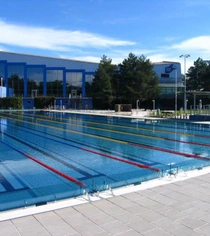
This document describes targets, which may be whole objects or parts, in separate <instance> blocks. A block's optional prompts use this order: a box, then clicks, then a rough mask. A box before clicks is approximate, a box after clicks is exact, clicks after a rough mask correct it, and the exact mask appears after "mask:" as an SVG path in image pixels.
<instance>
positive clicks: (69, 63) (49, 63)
mask: <svg viewBox="0 0 210 236" xmlns="http://www.w3.org/2000/svg"><path fill="white" fill-rule="evenodd" d="M97 68H98V63H92V62H85V61H77V60H69V59H61V58H51V57H43V56H35V55H25V54H19V53H10V52H3V51H0V78H1V87H5V88H6V92H5V90H4V95H6V96H10V97H11V96H16V97H35V96H54V97H59V98H61V97H62V98H84V97H86V91H85V82H92V80H93V78H94V74H95V71H96V70H97ZM154 71H155V72H156V73H157V75H158V78H159V83H160V86H161V88H162V94H163V95H164V94H174V93H175V91H179V90H182V89H183V84H182V79H181V66H180V63H177V62H160V63H154ZM2 90H3V89H2ZM1 94H3V92H1Z"/></svg>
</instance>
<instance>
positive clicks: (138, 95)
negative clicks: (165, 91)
mask: <svg viewBox="0 0 210 236" xmlns="http://www.w3.org/2000/svg"><path fill="white" fill-rule="evenodd" d="M119 74H120V75H119V77H120V82H121V91H122V93H121V95H122V96H123V97H124V99H126V100H128V101H129V102H131V103H132V102H134V101H136V100H139V101H140V102H142V101H145V100H149V99H155V98H157V97H158V96H159V95H160V92H161V89H160V87H159V82H158V76H157V74H156V73H155V72H154V70H153V64H152V63H151V62H150V60H149V59H146V57H145V56H143V55H142V56H140V57H137V56H135V55H134V54H133V53H130V54H129V55H128V58H127V59H125V60H124V61H123V62H122V64H120V65H119Z"/></svg>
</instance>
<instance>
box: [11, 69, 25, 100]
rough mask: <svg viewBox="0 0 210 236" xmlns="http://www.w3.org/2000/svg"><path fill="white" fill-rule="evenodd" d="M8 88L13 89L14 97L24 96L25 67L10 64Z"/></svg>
mask: <svg viewBox="0 0 210 236" xmlns="http://www.w3.org/2000/svg"><path fill="white" fill-rule="evenodd" d="M7 68H8V69H7V73H8V87H9V88H12V90H13V93H14V96H16V97H22V96H23V95H24V69H25V65H23V64H22V65H21V64H20V65H18V64H8V67H7Z"/></svg>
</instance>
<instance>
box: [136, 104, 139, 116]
mask: <svg viewBox="0 0 210 236" xmlns="http://www.w3.org/2000/svg"><path fill="white" fill-rule="evenodd" d="M138 112H139V100H136V115H138Z"/></svg>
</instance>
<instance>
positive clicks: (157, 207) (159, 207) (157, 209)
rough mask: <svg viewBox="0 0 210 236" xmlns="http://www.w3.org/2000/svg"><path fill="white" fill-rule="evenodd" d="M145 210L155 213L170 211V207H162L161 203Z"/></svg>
mask: <svg viewBox="0 0 210 236" xmlns="http://www.w3.org/2000/svg"><path fill="white" fill-rule="evenodd" d="M147 208H148V209H150V210H152V211H154V212H157V213H161V212H166V211H170V210H172V208H171V205H170V206H168V205H163V204H161V203H156V204H155V205H151V206H148V207H147Z"/></svg>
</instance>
